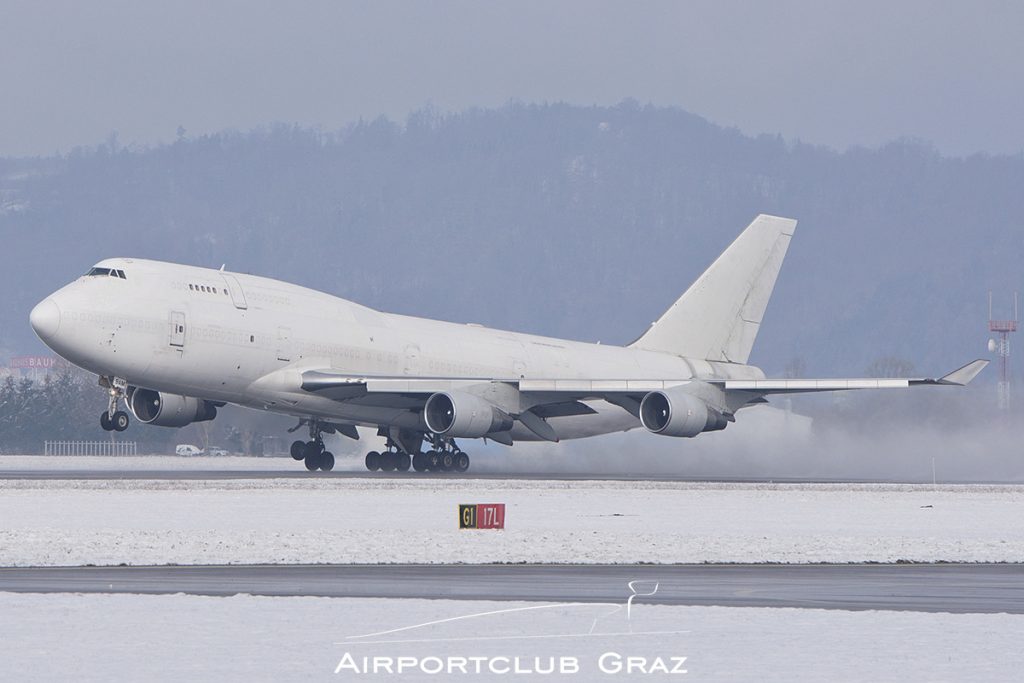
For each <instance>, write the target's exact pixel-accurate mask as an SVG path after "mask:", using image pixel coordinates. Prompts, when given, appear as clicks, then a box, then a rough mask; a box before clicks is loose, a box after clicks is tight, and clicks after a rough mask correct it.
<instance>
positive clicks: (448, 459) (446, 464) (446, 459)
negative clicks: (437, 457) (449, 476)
mask: <svg viewBox="0 0 1024 683" xmlns="http://www.w3.org/2000/svg"><path fill="white" fill-rule="evenodd" d="M454 467H455V454H454V453H452V452H451V451H445V452H444V453H443V454H442V455H441V469H442V470H444V471H445V472H451V471H452V469H453V468H454Z"/></svg>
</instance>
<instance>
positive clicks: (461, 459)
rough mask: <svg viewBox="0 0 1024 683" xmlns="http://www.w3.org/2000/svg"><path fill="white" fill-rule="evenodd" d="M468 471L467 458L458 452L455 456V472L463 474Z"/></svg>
mask: <svg viewBox="0 0 1024 683" xmlns="http://www.w3.org/2000/svg"><path fill="white" fill-rule="evenodd" d="M468 469H469V456H468V455H466V454H465V453H463V452H462V451H459V452H458V453H456V454H455V471H456V472H465V471H466V470H468Z"/></svg>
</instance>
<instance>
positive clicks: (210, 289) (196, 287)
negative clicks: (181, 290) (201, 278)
mask: <svg viewBox="0 0 1024 683" xmlns="http://www.w3.org/2000/svg"><path fill="white" fill-rule="evenodd" d="M188 288H189V289H190V290H192V291H193V292H206V293H207V294H216V293H217V288H216V287H210V286H209V285H189V286H188ZM223 291H224V296H227V295H228V290H226V289H225V290H223Z"/></svg>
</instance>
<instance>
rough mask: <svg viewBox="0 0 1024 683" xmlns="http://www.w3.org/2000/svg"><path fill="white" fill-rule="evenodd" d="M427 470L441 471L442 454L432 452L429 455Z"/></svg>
mask: <svg viewBox="0 0 1024 683" xmlns="http://www.w3.org/2000/svg"><path fill="white" fill-rule="evenodd" d="M427 469H428V470H429V471H431V472H437V471H438V470H440V469H441V454H440V453H438V452H437V451H430V452H429V453H427Z"/></svg>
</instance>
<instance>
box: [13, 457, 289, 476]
mask: <svg viewBox="0 0 1024 683" xmlns="http://www.w3.org/2000/svg"><path fill="white" fill-rule="evenodd" d="M16 470H44V471H69V470H80V471H89V472H110V471H114V470H130V471H143V472H147V471H149V472H153V471H166V470H188V471H193V472H194V471H200V472H210V471H231V472H238V471H255V470H259V471H281V472H295V471H303V467H302V463H297V462H295V461H294V460H292V459H291V458H288V457H273V458H270V457H267V458H254V457H244V456H236V455H231V456H222V457H212V456H201V457H199V456H193V457H186V456H177V455H139V456H125V457H118V456H91V455H83V456H52V455H5V456H2V457H0V472H11V471H16Z"/></svg>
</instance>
